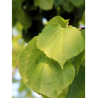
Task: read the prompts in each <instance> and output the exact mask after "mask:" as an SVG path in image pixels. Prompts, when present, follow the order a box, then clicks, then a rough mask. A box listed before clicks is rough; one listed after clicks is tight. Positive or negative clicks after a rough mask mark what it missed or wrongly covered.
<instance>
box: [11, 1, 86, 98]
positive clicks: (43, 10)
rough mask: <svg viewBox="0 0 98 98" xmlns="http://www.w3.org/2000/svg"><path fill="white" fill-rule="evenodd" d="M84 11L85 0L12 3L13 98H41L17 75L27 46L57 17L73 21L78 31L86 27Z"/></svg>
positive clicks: (71, 22) (70, 23) (70, 22)
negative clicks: (22, 52)
mask: <svg viewBox="0 0 98 98" xmlns="http://www.w3.org/2000/svg"><path fill="white" fill-rule="evenodd" d="M84 11H85V0H12V96H13V98H28V97H29V98H41V96H40V95H37V94H36V93H35V92H33V91H32V90H31V89H30V88H28V87H27V86H26V85H25V83H24V82H23V80H22V79H21V77H20V75H19V72H18V57H19V54H20V53H21V51H22V50H23V49H24V48H25V46H26V45H27V44H28V42H29V41H30V40H31V39H32V38H33V37H34V36H36V35H38V34H39V33H41V31H42V29H43V28H44V26H45V25H46V24H47V22H48V21H49V20H50V19H52V18H53V17H55V16H57V15H59V16H61V17H63V18H64V19H70V21H69V25H72V26H75V27H77V28H79V26H80V25H85V24H84V21H85V20H82V16H83V13H84ZM83 17H85V13H84V16H83ZM83 93H84V92H83Z"/></svg>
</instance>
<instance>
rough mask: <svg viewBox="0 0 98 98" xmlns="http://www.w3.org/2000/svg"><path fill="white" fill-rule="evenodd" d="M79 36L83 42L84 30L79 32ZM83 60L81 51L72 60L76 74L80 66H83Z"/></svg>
mask: <svg viewBox="0 0 98 98" xmlns="http://www.w3.org/2000/svg"><path fill="white" fill-rule="evenodd" d="M81 34H82V36H83V38H84V40H85V29H83V30H81ZM84 59H85V50H83V51H82V52H81V53H80V54H79V55H78V56H76V57H74V58H73V60H72V64H73V65H74V66H75V67H76V70H77V73H78V72H79V69H80V65H85V62H83V61H84ZM82 63H83V64H82Z"/></svg>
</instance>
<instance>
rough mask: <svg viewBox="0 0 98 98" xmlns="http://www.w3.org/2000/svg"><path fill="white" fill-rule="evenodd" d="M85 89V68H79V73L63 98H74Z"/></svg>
mask: <svg viewBox="0 0 98 98" xmlns="http://www.w3.org/2000/svg"><path fill="white" fill-rule="evenodd" d="M84 89H85V68H84V67H83V66H80V70H79V73H78V74H77V75H76V76H75V78H74V80H73V83H72V84H71V85H70V86H69V90H68V93H67V95H66V97H65V98H76V97H77V96H78V95H79V94H80V92H81V91H83V90H84Z"/></svg>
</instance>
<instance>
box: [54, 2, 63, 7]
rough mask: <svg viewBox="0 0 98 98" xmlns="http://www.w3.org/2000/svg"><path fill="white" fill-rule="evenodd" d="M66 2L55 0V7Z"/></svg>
mask: <svg viewBox="0 0 98 98" xmlns="http://www.w3.org/2000/svg"><path fill="white" fill-rule="evenodd" d="M63 3H64V0H54V5H55V7H57V6H60V5H62V4H63Z"/></svg>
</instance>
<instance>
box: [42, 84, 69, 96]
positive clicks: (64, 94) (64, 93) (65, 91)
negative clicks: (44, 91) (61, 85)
mask: <svg viewBox="0 0 98 98" xmlns="http://www.w3.org/2000/svg"><path fill="white" fill-rule="evenodd" d="M68 88H69V86H68V87H66V88H65V89H64V90H63V92H62V93H61V94H60V95H59V96H58V97H57V98H65V96H66V94H67V92H68ZM42 97H43V98H49V97H47V96H45V95H42Z"/></svg>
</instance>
